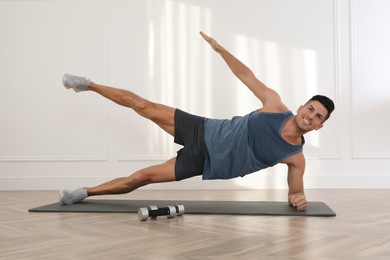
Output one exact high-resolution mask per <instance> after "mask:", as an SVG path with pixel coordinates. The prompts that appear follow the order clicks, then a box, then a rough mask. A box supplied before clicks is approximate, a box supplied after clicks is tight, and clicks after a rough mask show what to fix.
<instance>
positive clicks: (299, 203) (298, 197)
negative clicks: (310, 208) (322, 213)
mask: <svg viewBox="0 0 390 260" xmlns="http://www.w3.org/2000/svg"><path fill="white" fill-rule="evenodd" d="M288 202H289V203H290V205H291V206H293V207H294V208H296V209H297V210H298V211H304V210H305V209H306V208H307V200H306V198H305V195H303V194H302V193H294V194H290V195H288Z"/></svg>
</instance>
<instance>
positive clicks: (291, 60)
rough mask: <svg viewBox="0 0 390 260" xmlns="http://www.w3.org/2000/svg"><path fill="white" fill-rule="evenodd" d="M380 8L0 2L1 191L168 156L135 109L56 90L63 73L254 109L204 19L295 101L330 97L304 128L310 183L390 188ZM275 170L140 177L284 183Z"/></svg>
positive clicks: (98, 177)
mask: <svg viewBox="0 0 390 260" xmlns="http://www.w3.org/2000/svg"><path fill="white" fill-rule="evenodd" d="M388 13H390V2H389V1H384V0H350V1H347V0H333V1H331V0H315V1H313V0H293V1H290V0H273V1H269V0H243V1H237V0H214V1H209V0H197V1H195V0H192V1H191V0H187V1H186V0H133V1H124V0H112V1H108V0H93V1H92V0H90V1H87V0H77V1H76V0H74V1H35V0H30V1H3V0H1V1H0V35H1V41H0V57H1V58H0V118H1V125H0V189H3V190H7V189H59V188H63V187H73V186H87V185H94V184H98V183H100V182H102V181H106V180H109V179H112V178H115V177H118V176H124V175H128V174H130V173H132V172H133V171H135V170H136V169H139V168H141V167H145V166H148V165H151V164H156V163H160V162H162V161H163V160H165V159H168V158H170V157H172V156H174V155H175V151H176V150H177V149H178V146H176V145H174V144H172V141H173V140H172V138H171V137H169V136H168V135H166V134H165V133H163V132H162V131H161V130H160V129H158V128H157V127H156V126H154V125H152V124H151V123H150V122H148V121H146V120H144V119H142V118H139V117H138V116H137V115H135V114H134V113H133V112H132V111H129V110H126V109H124V108H121V107H119V106H117V105H115V104H113V103H111V102H109V101H107V100H105V99H103V98H101V97H99V96H98V95H96V94H93V93H80V94H75V93H74V92H73V91H67V90H65V89H64V88H63V87H62V83H61V76H62V74H63V73H65V72H71V73H75V74H81V75H84V76H87V77H89V78H91V79H92V80H93V81H95V82H99V83H103V84H107V85H112V86H117V87H121V88H126V89H131V90H132V91H134V92H136V93H138V94H140V95H141V96H144V97H147V98H149V99H151V100H154V101H157V102H162V103H165V104H168V105H171V106H175V107H179V108H181V109H184V110H187V111H189V112H191V113H195V114H199V115H204V116H209V117H214V118H230V117H231V116H233V115H236V114H245V113H247V112H249V111H251V110H254V109H256V108H258V106H259V105H260V104H259V102H258V101H257V100H256V99H255V98H254V97H253V96H252V94H250V92H249V91H248V90H247V89H246V87H245V86H244V85H242V84H241V83H240V82H239V81H238V80H237V79H235V78H234V76H233V75H232V74H231V72H230V71H229V69H228V68H227V66H226V65H225V64H224V62H223V61H222V59H221V58H220V57H219V55H217V54H216V53H214V52H213V51H212V50H211V48H210V47H209V46H208V45H207V44H206V43H205V42H204V41H203V40H202V38H201V37H200V36H199V34H198V32H199V31H200V30H203V31H205V32H206V33H208V34H210V35H212V36H213V37H215V38H216V39H217V40H218V41H219V42H220V43H221V44H222V45H224V46H225V47H226V48H227V49H229V50H230V51H231V52H232V53H234V54H235V55H236V56H237V57H238V58H239V59H241V60H242V61H243V62H244V63H246V64H247V65H248V66H249V67H251V68H252V69H253V70H254V71H255V73H256V75H257V76H258V77H259V78H260V79H262V80H263V81H264V82H265V83H266V84H268V85H269V86H271V87H273V88H274V89H276V90H277V91H279V92H280V93H281V95H282V96H283V98H284V101H285V102H286V103H287V104H288V105H289V106H290V108H291V109H292V110H293V111H295V110H296V109H297V108H298V106H299V105H300V104H302V103H304V102H305V101H306V100H307V99H308V98H310V97H311V96H312V95H314V94H316V93H321V94H325V95H328V96H329V97H331V98H333V99H334V100H335V102H336V110H335V112H334V115H333V116H332V118H331V119H330V120H329V121H328V122H326V124H325V127H324V128H323V129H322V130H320V131H318V132H313V133H310V134H308V135H307V136H306V143H307V145H306V146H305V153H306V157H307V170H306V175H305V183H306V188H390V170H389V169H390V167H389V166H390V163H389V162H390V161H389V159H390V139H389V138H388V128H389V127H390V122H389V115H388V111H389V110H390V102H389V99H390V86H389V85H390V84H389V83H390V79H389V73H388V69H389V67H390V66H389V60H390V51H389V48H388V46H390V35H389V33H388V26H389V24H390V18H389V16H388V15H387V14H388ZM285 171H286V167H285V166H283V165H280V166H277V167H275V168H272V169H269V170H266V171H262V172H261V173H255V174H252V175H250V176H247V177H245V178H242V179H236V180H230V181H206V182H204V181H201V180H200V178H193V179H190V180H186V181H183V182H180V183H171V184H159V185H152V186H150V188H169V189H175V188H178V189H180V188H193V189H202V188H206V189H210V188H216V189H217V188H229V189H230V188H285V187H286V173H285Z"/></svg>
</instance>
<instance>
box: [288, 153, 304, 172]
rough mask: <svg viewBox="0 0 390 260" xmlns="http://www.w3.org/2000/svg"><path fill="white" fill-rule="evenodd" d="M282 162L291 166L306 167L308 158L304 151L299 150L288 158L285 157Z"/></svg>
mask: <svg viewBox="0 0 390 260" xmlns="http://www.w3.org/2000/svg"><path fill="white" fill-rule="evenodd" d="M282 163H284V164H287V166H289V167H296V168H301V169H303V168H305V164H306V160H305V155H304V154H303V152H299V153H296V154H293V155H291V156H289V157H287V158H285V159H284V160H283V161H282Z"/></svg>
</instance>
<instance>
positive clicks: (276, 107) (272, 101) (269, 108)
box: [259, 89, 290, 113]
mask: <svg viewBox="0 0 390 260" xmlns="http://www.w3.org/2000/svg"><path fill="white" fill-rule="evenodd" d="M259 110H260V111H262V112H274V113H284V112H287V111H290V109H289V108H288V107H287V106H286V105H285V104H284V103H283V101H282V98H281V97H280V95H279V94H278V93H277V92H276V91H274V90H272V89H269V94H268V98H267V99H266V100H264V102H263V107H262V108H260V109H259Z"/></svg>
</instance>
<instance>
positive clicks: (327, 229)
mask: <svg viewBox="0 0 390 260" xmlns="http://www.w3.org/2000/svg"><path fill="white" fill-rule="evenodd" d="M306 193H307V197H308V198H309V199H310V200H312V201H323V202H325V203H327V204H328V205H329V206H330V207H331V208H332V209H333V210H334V211H335V212H336V213H337V216H336V217H330V218H326V217H275V216H226V215H188V214H187V215H184V216H182V217H176V218H173V219H166V218H158V219H157V220H149V221H146V222H141V221H139V220H138V216H137V214H122V213H121V214H118V213H115V214H112V213H100V214H97V213H29V212H28V209H29V208H32V207H37V206H41V205H44V204H48V203H52V202H55V201H57V198H58V192H56V191H0V198H1V200H0V210H1V214H0V259H316V260H320V259H390V201H389V198H390V190H308V191H307V192H306ZM100 198H111V199H114V198H115V199H167V200H175V199H180V200H185V199H190V200H191V199H193V200H277V201H283V200H285V198H286V191H285V190H257V191H256V190H245V191H243V190H214V191H205V190H202V191H197V190H186V191H166V190H164V191H156V190H139V191H135V192H134V193H132V194H128V195H121V196H111V197H110V196H105V197H100ZM145 206H147V205H145Z"/></svg>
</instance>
